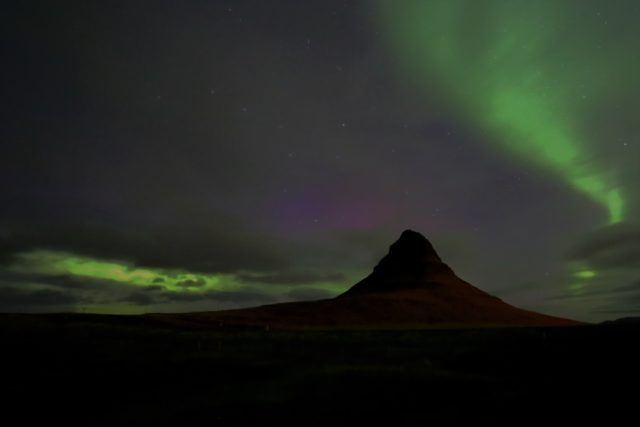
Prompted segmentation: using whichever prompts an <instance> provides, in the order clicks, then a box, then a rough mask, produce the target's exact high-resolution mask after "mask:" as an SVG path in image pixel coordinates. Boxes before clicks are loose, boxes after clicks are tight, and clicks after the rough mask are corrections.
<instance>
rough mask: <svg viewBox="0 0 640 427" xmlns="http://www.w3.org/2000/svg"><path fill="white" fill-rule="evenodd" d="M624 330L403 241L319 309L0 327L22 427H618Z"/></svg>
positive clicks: (419, 240)
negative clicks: (531, 307) (459, 272)
mask: <svg viewBox="0 0 640 427" xmlns="http://www.w3.org/2000/svg"><path fill="white" fill-rule="evenodd" d="M639 332H640V325H639V324H638V323H637V322H631V321H625V322H618V323H610V324H603V325H584V324H581V323H580V322H576V321H572V320H567V319H560V318H556V317H551V316H546V315H543V314H540V313H535V312H531V311H526V310H522V309H519V308H516V307H513V306H511V305H509V304H507V303H505V302H503V301H502V300H500V299H498V298H496V297H494V296H491V295H489V294H487V293H485V292H483V291H481V290H480V289H478V288H475V287H474V286H472V285H471V284H469V283H467V282H465V281H463V280H462V279H460V278H458V277H457V276H456V275H455V274H454V273H453V271H452V270H451V269H450V268H449V267H448V266H447V265H446V264H444V263H443V262H442V261H441V259H440V257H439V256H438V255H437V254H436V252H435V250H434V249H433V247H432V246H431V244H430V243H429V242H428V241H427V240H426V239H425V238H424V237H423V236H422V235H420V234H418V233H415V232H412V231H406V232H404V233H403V234H402V236H401V237H400V239H399V240H398V241H397V242H396V243H394V244H393V245H391V248H390V251H389V254H388V255H387V256H385V257H384V258H383V259H382V260H381V261H380V263H379V264H378V265H377V266H376V268H375V269H374V271H373V272H372V273H371V274H370V275H369V276H368V277H366V278H365V279H363V280H362V281H361V282H359V283H357V284H356V285H355V286H353V287H352V288H351V289H350V290H349V291H347V292H346V293H344V294H343V295H341V296H338V297H336V298H333V299H328V300H322V301H312V302H300V303H286V304H276V305H269V306H262V307H256V308H249V309H241V310H228V311H220V312H208V313H186V314H150V315H142V316H99V315H89V314H43V315H27V314H23V315H20V314H5V315H0V339H1V342H2V344H3V349H2V352H1V353H0V354H2V357H3V359H4V360H3V361H4V363H3V365H2V366H4V368H5V369H4V372H3V386H4V387H3V388H4V390H6V391H7V398H5V399H4V400H3V404H4V406H3V415H4V418H8V417H16V418H15V419H17V420H19V421H20V424H24V425H33V424H35V423H36V422H41V423H47V424H53V425H57V424H61V425H81V424H82V425H105V426H107V425H108V426H124V425H131V426H140V425H150V426H161V425H330V424H333V425H343V424H349V425H353V426H360V425H377V424H380V423H384V424H387V425H391V426H396V425H398V426H401V425H422V426H424V425H451V426H453V425H462V424H466V425H472V426H481V425H486V426H495V425H514V426H521V425H542V424H555V423H558V422H564V423H567V424H569V423H571V425H575V424H576V423H580V422H585V423H586V422H594V421H598V422H601V423H604V424H606V425H613V426H615V425H622V424H626V423H623V421H622V420H624V419H625V417H629V416H632V415H633V412H634V409H635V406H634V403H635V400H636V397H635V394H634V392H633V387H635V386H636V385H637V384H638V379H639V378H638V369H637V366H638V360H640V359H639V356H640V352H639V351H638V349H637V346H636V343H637V340H638V338H639V337H640V335H639V334H638V333H639Z"/></svg>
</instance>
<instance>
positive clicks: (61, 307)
mask: <svg viewBox="0 0 640 427" xmlns="http://www.w3.org/2000/svg"><path fill="white" fill-rule="evenodd" d="M3 15H4V23H3V25H2V27H3V30H2V31H3V36H2V49H3V51H4V54H3V55H2V57H3V61H2V62H3V65H2V67H1V71H0V73H2V83H1V87H2V99H3V102H2V126H0V136H1V139H0V141H1V142H0V144H1V155H0V179H1V181H0V182H1V183H2V184H1V187H0V197H1V199H0V200H1V204H0V206H1V207H0V311H13V312H15V311H18V312H50V311H78V312H97V313H142V312H153V311H155V312H157V311H176V312H177V311H196V310H214V309H223V308H232V307H245V306H251V305H259V304H265V303H271V302H279V301H294V300H305V299H318V298H326V297H330V296H333V295H336V294H338V293H340V292H342V291H344V290H346V289H347V288H348V287H349V286H351V285H352V284H353V283H355V282H356V281H357V280H358V279H360V278H362V277H363V276H364V275H366V274H367V273H368V272H369V271H370V270H371V269H372V268H373V266H374V265H375V263H376V262H377V260H378V259H379V258H380V257H381V256H383V255H384V254H385V253H386V251H387V249H388V245H390V244H391V243H392V242H393V241H394V240H395V239H397V237H398V236H399V235H400V233H401V232H402V230H404V229H406V228H411V229H414V230H417V231H420V232H422V233H423V234H424V235H425V236H427V237H428V238H429V239H430V240H431V242H432V243H433V244H434V246H435V247H436V249H437V250H438V252H439V253H440V255H441V256H442V258H443V259H444V260H445V261H446V262H447V263H448V264H449V265H451V266H452V267H453V269H454V270H455V271H456V272H457V273H458V275H459V276H461V277H462V278H464V279H465V280H468V281H469V282H471V283H473V284H474V285H476V286H478V287H480V288H481V289H483V290H486V291H487V292H490V293H492V294H494V295H496V296H499V297H500V298H502V299H504V300H505V301H507V302H509V303H512V304H514V305H517V306H520V307H523V308H528V309H533V310H538V311H541V312H544V313H548V314H554V315H561V316H565V317H573V318H576V319H579V320H587V321H599V320H603V319H608V318H617V317H623V316H629V315H634V314H635V315H637V314H640V221H639V220H638V213H639V212H640V192H639V191H638V188H637V186H638V184H640V167H639V160H640V120H639V117H638V114H639V112H640V82H639V80H638V76H639V75H640V26H638V21H639V20H640V3H638V2H637V1H635V0H629V1H623V0H618V1H611V0H602V1H583V0H575V1H559V0H549V1H516V0H513V1H511V0H509V1H507V0H505V1H498V0H496V1H483V0H469V1H456V0H447V1H427V0H425V1H418V0H406V1H405V0H403V1H379V2H377V1H373V0H372V1H331V0H322V1H310V0H305V1H300V0H290V1H275V0H274V1H264V0H255V1H230V0H229V1H195V0H194V1H153V2H148V1H147V2H139V1H131V0H128V1H111V2H97V1H95V2H94V1H66V2H51V1H46V2H36V1H25V2H13V3H12V4H11V5H4V7H3Z"/></svg>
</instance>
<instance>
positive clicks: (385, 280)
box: [151, 230, 580, 329]
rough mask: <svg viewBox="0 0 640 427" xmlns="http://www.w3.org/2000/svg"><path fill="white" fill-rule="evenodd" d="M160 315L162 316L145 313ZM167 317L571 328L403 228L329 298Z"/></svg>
mask: <svg viewBox="0 0 640 427" xmlns="http://www.w3.org/2000/svg"><path fill="white" fill-rule="evenodd" d="M151 316H154V317H156V318H162V316H163V315H160V314H156V315H151ZM171 319H172V320H173V321H178V322H187V323H196V324H200V325H217V326H248V327H260V328H265V329H270V328H274V329H305V328H318V329H351V328H357V329H361V328H432V327H486V326H569V325H579V324H580V322H577V321H574V320H570V319H563V318H559V317H554V316H549V315H545V314H541V313H537V312H533V311H528V310H524V309H520V308H517V307H514V306H512V305H510V304H507V303H506V302H504V301H502V300H501V299H500V298H497V297H495V296H493V295H490V294H488V293H486V292H484V291H482V290H481V289H479V288H476V287H475V286H473V285H471V284H470V283H468V282H466V281H464V280H462V279H461V278H459V277H458V276H457V275H456V274H455V273H454V271H453V270H452V269H451V268H450V267H449V266H448V265H447V264H445V263H444V262H443V261H442V259H441V258H440V256H439V255H438V253H437V252H436V250H435V248H434V247H433V245H432V244H431V242H429V240H428V239H427V238H425V237H424V236H423V235H422V234H420V233H418V232H416V231H413V230H405V231H404V232H403V233H402V234H401V235H400V238H399V239H398V240H397V241H396V242H394V243H393V244H392V245H391V246H390V247H389V252H388V253H387V255H385V256H384V257H383V258H382V259H381V260H380V262H378V264H377V265H376V266H375V267H374V269H373V271H372V272H371V274H369V275H368V276H367V277H365V278H364V279H362V280H361V281H359V282H357V283H356V284H355V285H353V286H352V287H351V288H350V289H348V290H347V291H346V292H344V293H342V294H341V295H338V296H337V297H334V298H331V299H324V300H317V301H302V302H288V303H279V304H271V305H263V306H259V307H252V308H243V309H233V310H223V311H214V312H202V313H188V314H182V315H180V314H174V315H171Z"/></svg>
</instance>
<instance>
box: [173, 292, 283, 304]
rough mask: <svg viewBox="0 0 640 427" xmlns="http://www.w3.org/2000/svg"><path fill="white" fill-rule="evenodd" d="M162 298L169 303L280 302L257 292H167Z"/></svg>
mask: <svg viewBox="0 0 640 427" xmlns="http://www.w3.org/2000/svg"><path fill="white" fill-rule="evenodd" d="M162 298H165V299H166V300H168V301H178V302H198V301H212V302H225V303H233V304H247V303H270V302H276V301H277V300H278V298H276V297H274V296H272V295H269V294H266V293H263V292H260V291H257V290H239V291H207V292H165V293H164V294H163V295H162Z"/></svg>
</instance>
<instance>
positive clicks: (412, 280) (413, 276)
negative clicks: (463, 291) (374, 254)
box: [343, 230, 455, 295]
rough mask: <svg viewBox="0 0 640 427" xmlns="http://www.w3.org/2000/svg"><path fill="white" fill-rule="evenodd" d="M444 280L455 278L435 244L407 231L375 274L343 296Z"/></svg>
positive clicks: (376, 268) (376, 269)
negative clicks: (438, 278) (444, 278)
mask: <svg viewBox="0 0 640 427" xmlns="http://www.w3.org/2000/svg"><path fill="white" fill-rule="evenodd" d="M443 276H447V277H448V276H455V274H454V273H453V271H452V270H451V269H450V268H449V266H447V265H446V264H444V263H443V262H442V260H441V259H440V257H439V256H438V253H437V252H436V250H435V249H434V248H433V245H431V242H429V240H428V239H427V238H426V237H424V236H423V235H422V234H420V233H418V232H417V231H413V230H404V231H403V232H402V234H401V235H400V238H398V240H396V241H395V242H394V243H393V244H392V245H391V246H390V247H389V253H388V254H387V255H385V256H384V257H383V258H382V259H381V260H380V262H379V263H378V265H376V266H375V267H374V269H373V272H372V273H371V274H370V275H369V276H367V277H366V278H365V279H363V280H362V281H360V282H358V283H357V284H355V285H354V286H353V287H352V288H351V289H349V290H348V291H347V292H345V293H344V294H343V295H355V294H360V293H363V292H364V293H369V292H380V291H390V290H398V289H400V288H404V287H407V286H409V287H414V286H416V285H418V284H424V283H427V282H432V281H433V280H434V279H435V278H436V277H440V278H441V277H443Z"/></svg>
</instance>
